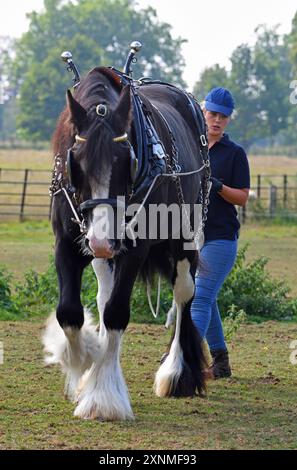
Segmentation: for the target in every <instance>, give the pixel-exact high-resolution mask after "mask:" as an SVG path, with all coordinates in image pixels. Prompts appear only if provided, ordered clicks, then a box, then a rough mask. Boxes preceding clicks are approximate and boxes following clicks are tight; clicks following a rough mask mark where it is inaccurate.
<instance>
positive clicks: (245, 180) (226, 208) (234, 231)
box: [204, 134, 250, 241]
mask: <svg viewBox="0 0 297 470" xmlns="http://www.w3.org/2000/svg"><path fill="white" fill-rule="evenodd" d="M209 157H210V167H211V175H212V176H214V177H215V178H217V179H218V180H220V181H222V183H223V184H225V185H226V186H230V187H231V188H237V189H243V188H249V187H250V171H249V164H248V159H247V156H246V153H245V151H244V149H243V148H242V147H240V145H238V144H236V143H235V142H232V140H230V139H229V137H228V135H227V134H224V135H223V137H222V138H221V140H220V141H218V142H216V143H215V144H214V145H213V146H212V147H211V148H210V150H209ZM239 228H240V223H239V221H238V218H237V211H236V208H235V206H234V205H233V204H231V203H230V202H227V201H225V199H223V198H222V196H220V195H219V194H218V193H217V192H215V191H213V190H211V192H210V202H209V206H208V214H207V221H206V224H205V228H204V235H205V241H210V240H219V239H223V240H235V239H236V238H238V234H239Z"/></svg>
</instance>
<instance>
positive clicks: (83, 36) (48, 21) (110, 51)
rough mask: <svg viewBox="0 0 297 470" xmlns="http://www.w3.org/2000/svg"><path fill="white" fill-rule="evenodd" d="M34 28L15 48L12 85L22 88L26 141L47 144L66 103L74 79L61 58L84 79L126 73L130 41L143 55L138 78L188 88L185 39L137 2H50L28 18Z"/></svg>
mask: <svg viewBox="0 0 297 470" xmlns="http://www.w3.org/2000/svg"><path fill="white" fill-rule="evenodd" d="M29 17H30V27H29V31H28V32H27V33H25V34H24V35H23V36H22V37H21V39H20V40H19V41H18V43H17V45H16V58H15V60H14V61H13V64H12V68H11V71H12V75H13V83H14V84H15V86H17V87H18V88H19V95H20V100H19V103H20V115H19V119H18V125H19V127H20V129H21V133H22V136H23V137H24V138H27V139H33V140H37V139H48V138H49V137H50V135H51V133H52V131H53V129H54V126H55V122H56V119H57V116H58V114H59V112H60V111H61V110H62V108H63V106H64V103H65V99H64V95H65V88H66V87H67V85H68V86H69V85H70V83H71V82H70V77H69V76H67V74H66V73H65V69H64V67H63V64H62V63H60V62H59V56H60V54H61V52H62V51H63V50H71V51H72V52H73V54H74V58H75V61H77V63H78V65H79V68H80V70H81V72H82V73H83V74H84V73H86V72H87V71H88V70H89V69H90V68H93V67H95V66H97V65H113V66H115V67H116V68H119V69H122V68H123V65H124V63H125V60H126V57H127V53H128V48H129V44H130V42H131V40H135V39H137V40H140V41H141V42H142V43H143V50H142V51H141V53H140V54H139V59H138V63H137V64H136V65H135V66H134V67H133V70H134V71H135V76H136V77H139V76H144V75H146V76H152V77H153V78H155V79H163V80H167V81H170V82H177V83H181V84H182V85H184V83H183V81H182V69H183V66H184V60H183V58H182V55H181V45H182V43H183V40H182V39H181V38H177V39H173V38H172V36H171V26H170V25H168V24H166V23H160V22H159V21H158V20H157V16H156V12H155V10H154V9H153V8H151V7H148V8H147V9H145V10H137V9H136V7H135V3H134V0H78V1H76V2H75V3H74V2H68V3H66V4H65V2H62V1H61V0H46V1H45V11H44V12H42V13H36V12H33V13H31V14H30V15H29Z"/></svg>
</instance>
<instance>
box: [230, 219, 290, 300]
mask: <svg viewBox="0 0 297 470" xmlns="http://www.w3.org/2000/svg"><path fill="white" fill-rule="evenodd" d="M239 240H240V243H239V245H240V246H242V245H244V244H245V243H249V249H248V251H247V261H252V260H253V259H255V258H257V257H259V256H266V257H267V258H268V259H269V261H268V264H267V268H268V270H269V271H270V272H271V274H272V275H273V277H275V278H276V279H279V280H280V279H283V280H285V281H286V282H287V283H288V285H289V287H290V288H291V289H292V295H294V296H297V284H296V260H297V223H295V224H279V225H277V224H274V223H271V222H270V223H262V224H261V223H257V224H255V223H250V222H248V223H247V224H245V225H244V226H242V229H241V234H240V239H239Z"/></svg>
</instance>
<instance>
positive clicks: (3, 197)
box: [0, 168, 52, 221]
mask: <svg viewBox="0 0 297 470" xmlns="http://www.w3.org/2000/svg"><path fill="white" fill-rule="evenodd" d="M51 174H52V172H51V170H30V169H24V170H16V169H11V168H0V218H1V219H2V220H3V219H6V220H7V219H19V220H20V221H23V220H25V219H33V218H40V219H46V218H49V217H50V212H51V199H50V197H49V191H48V188H49V184H50V181H51Z"/></svg>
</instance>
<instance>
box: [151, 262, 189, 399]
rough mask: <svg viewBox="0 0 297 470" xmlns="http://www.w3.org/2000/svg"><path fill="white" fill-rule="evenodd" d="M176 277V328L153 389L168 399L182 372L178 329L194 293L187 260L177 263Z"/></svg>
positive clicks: (159, 395) (181, 354)
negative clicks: (186, 306) (184, 309)
mask: <svg viewBox="0 0 297 470" xmlns="http://www.w3.org/2000/svg"><path fill="white" fill-rule="evenodd" d="M176 269H177V277H176V280H175V284H174V290H173V292H174V300H175V304H176V311H177V314H176V327H175V335H174V339H173V341H172V343H171V347H170V351H169V354H168V356H167V357H166V359H165V360H164V362H163V364H161V366H160V368H159V370H158V371H157V373H156V377H155V384H154V389H155V393H156V395H157V396H158V397H168V396H170V395H171V392H172V390H174V388H175V385H176V384H177V382H178V380H179V378H180V376H181V373H182V371H183V353H182V349H181V346H180V341H179V338H180V328H181V318H182V312H183V308H184V305H185V304H186V303H187V302H188V301H189V300H190V299H191V297H192V296H193V293H194V287H195V286H194V282H193V279H192V276H191V274H190V263H189V261H188V260H187V259H184V260H182V261H178V262H177V267H176Z"/></svg>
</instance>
